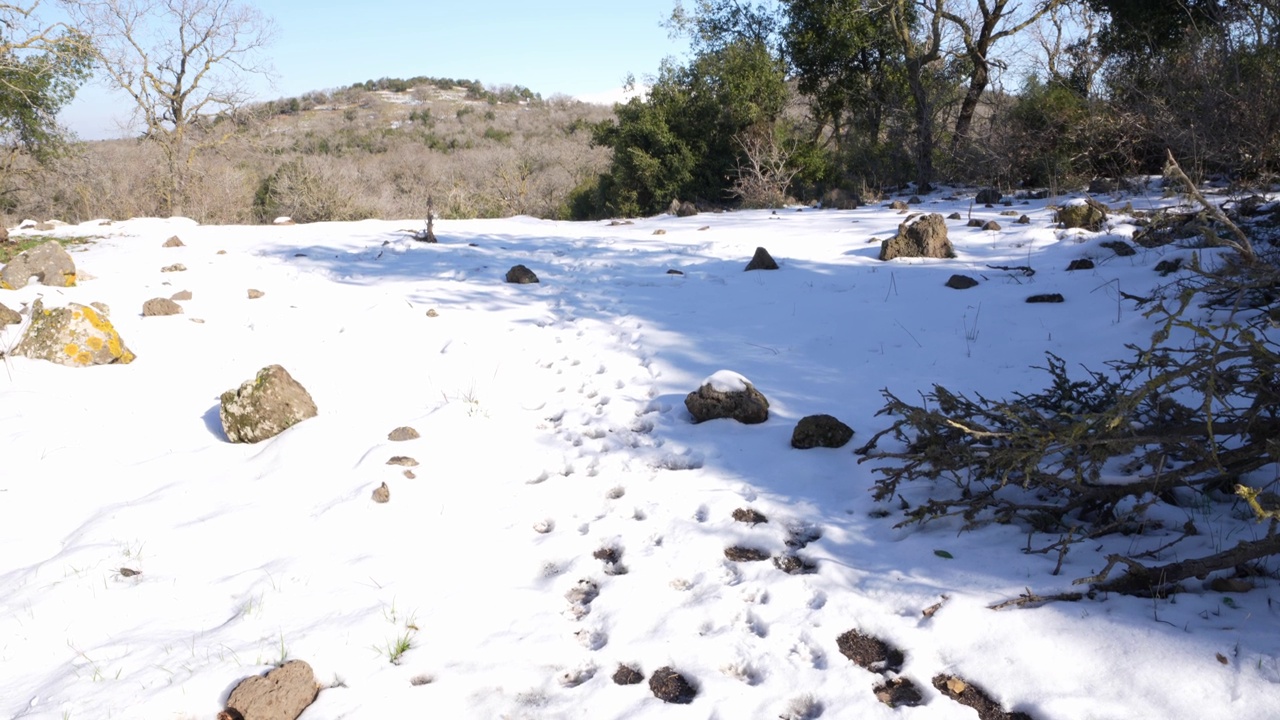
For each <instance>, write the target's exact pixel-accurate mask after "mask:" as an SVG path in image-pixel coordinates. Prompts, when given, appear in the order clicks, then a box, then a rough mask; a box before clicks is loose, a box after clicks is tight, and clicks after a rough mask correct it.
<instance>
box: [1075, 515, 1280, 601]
mask: <svg viewBox="0 0 1280 720" xmlns="http://www.w3.org/2000/svg"><path fill="white" fill-rule="evenodd" d="M1277 524H1280V521H1277V520H1274V519H1273V520H1272V521H1271V528H1270V530H1269V531H1268V532H1267V536H1266V537H1265V538H1263V539H1261V540H1246V541H1242V542H1240V543H1239V544H1237V545H1236V546H1235V547H1233V548H1231V549H1230V550H1224V551H1222V552H1220V553H1217V554H1215V555H1208V556H1205V557H1201V558H1192V559H1190V560H1182V561H1179V562H1173V563H1169V564H1167V565H1158V566H1155V567H1147V566H1146V565H1143V564H1142V563H1140V562H1138V561H1137V560H1134V559H1133V558H1128V557H1124V556H1123V555H1108V556H1107V566H1106V567H1104V568H1103V569H1102V572H1100V573H1098V574H1097V575H1093V576H1090V577H1085V578H1080V579H1079V580H1076V581H1074V582H1073V583H1072V584H1073V585H1085V584H1088V585H1092V586H1093V589H1094V590H1095V591H1100V592H1118V593H1121V594H1123V595H1138V596H1141V597H1163V596H1164V595H1166V594H1168V593H1169V592H1170V591H1171V590H1173V589H1174V587H1175V586H1176V585H1177V584H1178V583H1180V582H1182V581H1183V580H1186V579H1187V578H1197V579H1204V578H1206V577H1208V576H1209V574H1210V573H1214V572H1217V571H1219V570H1227V569H1229V568H1234V567H1235V566H1237V565H1243V564H1244V563H1247V562H1250V561H1252V560H1258V559H1261V558H1264V557H1267V556H1268V555H1275V554H1276V553H1280V535H1277V534H1276V526H1277ZM1119 564H1123V565H1125V566H1127V567H1128V568H1129V571H1128V572H1126V573H1125V574H1124V575H1121V576H1120V577H1117V578H1112V579H1110V580H1108V579H1107V576H1108V575H1110V574H1111V570H1112V568H1114V567H1115V566H1116V565H1119Z"/></svg>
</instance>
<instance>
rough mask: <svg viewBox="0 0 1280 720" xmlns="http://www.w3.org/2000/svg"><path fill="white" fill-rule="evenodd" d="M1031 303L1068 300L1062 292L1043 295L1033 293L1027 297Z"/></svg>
mask: <svg viewBox="0 0 1280 720" xmlns="http://www.w3.org/2000/svg"><path fill="white" fill-rule="evenodd" d="M1027 302H1029V303H1060V302H1066V299H1065V298H1063V297H1062V293H1044V294H1043V295H1032V296H1031V297H1029V298H1027Z"/></svg>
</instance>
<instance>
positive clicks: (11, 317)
mask: <svg viewBox="0 0 1280 720" xmlns="http://www.w3.org/2000/svg"><path fill="white" fill-rule="evenodd" d="M21 322H22V316H21V315H19V314H18V313H17V312H16V311H14V310H12V309H10V308H7V307H5V305H4V303H0V325H17V324H19V323H21Z"/></svg>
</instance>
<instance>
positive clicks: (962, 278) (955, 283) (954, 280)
mask: <svg viewBox="0 0 1280 720" xmlns="http://www.w3.org/2000/svg"><path fill="white" fill-rule="evenodd" d="M946 285H947V287H949V288H951V289H953V290H968V289H969V288H971V287H977V286H978V281H977V280H974V279H973V278H971V277H969V276H968V275H952V276H951V277H949V278H947V282H946Z"/></svg>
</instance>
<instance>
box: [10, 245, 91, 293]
mask: <svg viewBox="0 0 1280 720" xmlns="http://www.w3.org/2000/svg"><path fill="white" fill-rule="evenodd" d="M33 276H34V277H35V279H36V282H38V283H40V284H41V285H49V286H51V287H71V286H72V285H75V284H76V264H75V261H73V260H72V259H71V255H70V254H68V253H67V251H66V249H64V248H63V247H62V243H59V242H58V241H57V240H50V241H48V242H45V243H41V244H39V245H37V246H35V247H33V248H31V249H30V250H26V251H24V252H20V253H18V255H17V256H16V257H14V258H13V259H12V260H10V261H9V263H8V264H7V265H5V266H4V267H3V268H0V288H4V289H5V290H17V289H18V288H22V287H26V286H27V283H29V282H31V278H32V277H33Z"/></svg>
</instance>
